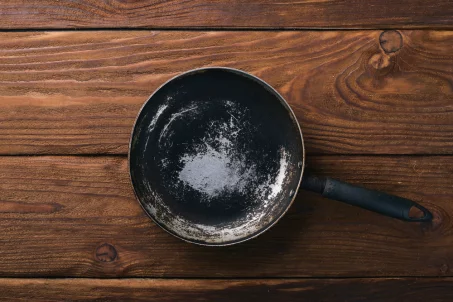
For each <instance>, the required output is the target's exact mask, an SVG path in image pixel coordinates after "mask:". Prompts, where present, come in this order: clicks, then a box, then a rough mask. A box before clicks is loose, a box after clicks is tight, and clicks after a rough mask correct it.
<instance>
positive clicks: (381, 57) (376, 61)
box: [369, 53, 391, 69]
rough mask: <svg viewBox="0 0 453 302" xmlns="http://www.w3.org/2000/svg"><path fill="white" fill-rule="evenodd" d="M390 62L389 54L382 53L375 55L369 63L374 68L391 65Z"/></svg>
mask: <svg viewBox="0 0 453 302" xmlns="http://www.w3.org/2000/svg"><path fill="white" fill-rule="evenodd" d="M390 63H391V62H390V58H389V56H388V55H386V54H382V53H378V54H375V55H373V56H372V57H371V58H370V61H369V64H370V65H371V66H373V68H374V69H384V68H386V67H388V66H390Z"/></svg>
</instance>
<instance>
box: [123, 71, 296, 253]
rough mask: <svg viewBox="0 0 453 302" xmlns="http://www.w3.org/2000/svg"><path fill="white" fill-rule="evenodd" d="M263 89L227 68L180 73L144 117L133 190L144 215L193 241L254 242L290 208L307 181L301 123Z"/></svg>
mask: <svg viewBox="0 0 453 302" xmlns="http://www.w3.org/2000/svg"><path fill="white" fill-rule="evenodd" d="M286 106H287V105H286V104H285V103H284V102H283V101H282V100H281V99H280V97H279V96H278V95H277V94H276V93H275V92H274V91H273V90H272V89H270V88H269V87H268V86H267V85H266V84H264V83H263V82H261V81H259V80H258V79H256V78H254V77H251V76H248V75H247V74H245V73H241V72H239V71H235V70H230V69H221V68H219V69H204V70H198V71H193V72H190V73H186V74H183V75H181V76H179V77H177V78H175V79H173V80H171V81H170V82H168V83H166V84H165V85H164V86H162V87H161V88H160V89H159V90H158V91H156V92H155V93H154V94H153V96H152V97H151V98H150V99H149V100H148V102H147V103H146V104H145V106H144V107H143V109H142V111H141V112H140V114H139V117H138V118H137V122H136V124H135V128H134V131H133V135H132V141H131V149H130V172H131V179H132V183H133V186H134V189H135V192H136V195H137V198H138V199H139V201H140V203H141V204H142V206H143V208H144V209H145V211H147V213H148V214H149V215H150V216H151V217H152V218H153V219H154V220H155V222H156V223H158V224H159V225H160V226H162V227H163V228H164V229H166V230H167V231H169V232H171V233H173V234H174V235H176V236H178V237H180V238H182V239H186V240H189V241H191V242H195V243H200V244H211V245H224V244H231V243H235V242H239V241H242V240H245V239H247V238H249V237H252V236H254V235H256V234H258V233H260V232H261V231H263V230H265V229H266V228H267V227H268V226H270V225H272V223H273V222H274V221H275V220H277V219H278V218H279V217H280V216H281V215H282V214H283V213H284V212H285V211H286V209H287V208H288V206H289V205H290V203H291V200H292V194H294V193H295V191H296V190H297V187H298V185H299V181H300V178H301V173H302V171H301V168H300V165H301V163H302V162H303V143H302V139H301V136H300V132H299V128H298V125H297V122H295V120H294V118H293V116H292V113H291V112H290V110H288V108H287V107H286Z"/></svg>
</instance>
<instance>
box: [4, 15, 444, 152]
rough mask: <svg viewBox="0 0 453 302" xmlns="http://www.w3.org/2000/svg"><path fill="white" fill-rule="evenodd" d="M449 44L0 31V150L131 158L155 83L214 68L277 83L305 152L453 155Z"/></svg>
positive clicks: (309, 35) (390, 35)
mask: <svg viewBox="0 0 453 302" xmlns="http://www.w3.org/2000/svg"><path fill="white" fill-rule="evenodd" d="M0 19H1V18H0ZM451 49H453V33H452V32H450V31H420V30H416V31H400V32H399V31H385V32H383V31H297V32H252V31H248V32H231V31H230V32H212V31H211V32H203V31H195V32H186V31H172V32H167V31H152V32H148V31H93V32H14V33H9V32H8V33H0V121H1V127H0V154H126V153H127V151H128V143H129V136H130V131H131V129H132V125H133V122H134V119H135V116H136V114H137V112H138V110H139V108H140V107H141V105H142V104H143V102H144V101H145V100H146V99H147V98H148V96H149V95H150V94H151V93H152V92H153V91H154V90H155V89H156V88H157V87H159V86H160V85H161V84H162V83H164V82H165V81H166V80H168V79H169V78H171V77H172V76H175V75H176V74H178V73H180V72H183V71H186V70H188V69H192V68H196V67H202V66H216V65H217V66H218V65H220V66H229V67H234V68H239V69H243V70H246V71H249V72H251V73H252V74H254V75H256V76H259V77H261V78H263V79H264V80H265V81H267V82H269V83H270V84H271V85H273V86H274V87H275V88H277V89H278V91H279V92H281V93H282V94H283V96H285V97H286V98H287V100H288V101H289V103H290V105H291V106H292V108H293V109H294V111H295V113H296V115H297V117H298V119H299V121H300V123H301V127H302V130H303V133H304V137H305V144H306V148H307V151H308V153H311V154H331V153H337V154H452V153H453V101H452V84H451V83H452V81H453V73H452V70H453V53H452V52H451Z"/></svg>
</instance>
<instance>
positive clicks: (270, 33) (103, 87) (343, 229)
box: [0, 0, 453, 302]
mask: <svg viewBox="0 0 453 302" xmlns="http://www.w3.org/2000/svg"><path fill="white" fill-rule="evenodd" d="M0 29H1V32H0V154H1V156H0V177H1V181H0V230H1V232H0V277H1V279H0V298H2V299H4V300H7V301H11V300H14V299H16V300H24V301H37V300H45V301H54V300H55V301H61V300H90V301H92V300H96V301H103V300H109V301H110V300H117V299H118V300H120V301H127V300H131V301H137V300H148V299H155V300H163V301H291V300H294V301H318V300H319V301H430V302H432V301H452V300H453V279H452V278H451V277H452V276H453V178H452V176H453V157H452V156H453V31H451V30H452V29H453V1H449V0H439V1H434V2H430V1H419V0H403V1H381V0H369V1H359V0H351V1H321V0H314V1H295V0H281V1H271V0H249V1H238V0H229V1H228V0H215V1H203V0H191V1H181V0H179V1H156V0H154V1H152V0H145V1H125V0H109V1H108V0H104V1H97V0H78V1H70V0H60V1H58V0H55V1H50V0H43V1H41V0H39V1H38V0H31V1H25V0H9V1H2V2H1V3H0ZM219 65H220V66H228V67H234V68H239V69H243V70H245V71H248V72H250V73H252V74H254V75H256V76H259V77H261V78H263V79H264V80H266V81H267V82H269V83H270V84H271V85H273V86H274V87H276V88H277V89H278V91H279V92H280V93H282V94H283V95H284V96H285V97H286V98H287V100H288V101H289V102H290V105H291V106H292V108H293V109H294V111H295V113H296V115H297V117H298V119H299V121H300V123H301V127H302V130H303V132H304V137H305V143H306V148H307V153H308V159H307V161H308V165H309V166H310V167H311V169H312V170H313V171H314V172H317V173H319V174H321V175H329V176H331V177H335V178H339V179H342V180H345V181H349V182H352V183H357V184H362V185H365V186H367V187H370V188H374V189H380V190H383V191H387V192H389V193H393V194H397V195H401V196H403V197H407V198H411V199H414V200H415V201H417V202H420V203H421V204H423V205H424V206H426V207H427V208H429V209H430V210H431V211H432V212H433V214H434V220H433V222H432V224H419V223H405V222H401V221H398V220H395V219H391V218H386V217H382V216H379V215H377V214H374V213H371V212H367V211H365V210H361V209H358V208H354V207H351V206H348V205H345V204H340V203H338V202H334V201H330V200H326V199H323V198H321V197H319V196H317V195H315V194H312V193H307V192H300V193H299V194H298V196H297V199H296V202H295V204H294V205H293V207H292V208H291V210H290V211H289V212H288V213H287V215H286V216H285V217H284V218H283V219H282V220H281V221H280V222H279V223H278V224H277V225H276V226H275V227H273V228H272V229H271V230H269V231H268V232H267V233H265V234H264V235H262V236H259V237H258V238H256V239H254V240H251V241H249V242H246V243H243V244H239V245H237V246H231V247H225V248H209V247H201V246H195V245H190V244H188V243H185V242H182V241H180V240H178V239H176V238H174V237H172V236H170V235H168V234H167V233H165V232H164V231H162V230H161V229H160V228H159V227H157V226H156V225H154V224H153V223H152V222H151V221H150V220H149V219H148V218H147V216H146V215H145V214H144V212H143V211H142V210H141V208H140V206H139V204H138V203H137V201H136V200H135V198H134V195H133V192H132V189H131V185H130V182H129V177H128V171H127V152H128V140H129V135H130V131H131V128H132V124H133V122H134V119H135V116H136V114H137V112H138V110H139V108H140V107H141V105H142V104H143V102H144V101H145V100H146V99H147V97H148V96H149V95H150V94H151V93H152V92H153V91H154V90H155V89H156V88H157V87H158V86H159V85H161V84H162V83H163V82H165V81H166V80H167V79H169V78H170V77H172V76H174V75H176V74H178V73H180V72H182V71H185V70H188V69H192V68H196V67H202V66H219Z"/></svg>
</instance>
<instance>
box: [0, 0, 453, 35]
mask: <svg viewBox="0 0 453 302" xmlns="http://www.w3.org/2000/svg"><path fill="white" fill-rule="evenodd" d="M0 11H1V12H2V13H1V16H2V18H0V27H1V28H15V29H16V28H69V29H72V28H100V27H104V28H105V27H107V28H118V27H120V28H137V27H142V28H206V27H209V28H250V27H252V28H279V29H280V28H389V27H399V28H404V27H412V28H414V27H422V28H426V27H436V28H451V27H452V25H453V5H452V1H451V0H436V1H434V2H433V1H423V0H400V1H390V0H385V1H382V0H368V1H361V0H349V1H348V0H337V1H324V0H305V1H300V0H280V1H272V0H248V1H240V0H215V1H209V0H189V1H181V0H171V1H154V0H145V1H108V0H102V1H99V0H79V1H71V0H59V1H52V0H8V1H2V2H1V4H0Z"/></svg>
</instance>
